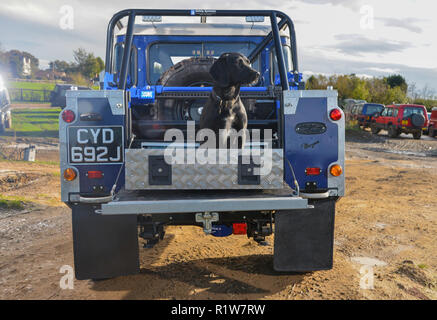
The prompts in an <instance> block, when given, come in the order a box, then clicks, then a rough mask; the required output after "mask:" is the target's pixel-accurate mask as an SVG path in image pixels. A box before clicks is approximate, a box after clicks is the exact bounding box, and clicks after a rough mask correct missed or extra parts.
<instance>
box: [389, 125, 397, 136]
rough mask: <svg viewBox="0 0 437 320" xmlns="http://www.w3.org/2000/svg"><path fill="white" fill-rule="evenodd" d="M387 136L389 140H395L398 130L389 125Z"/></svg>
mask: <svg viewBox="0 0 437 320" xmlns="http://www.w3.org/2000/svg"><path fill="white" fill-rule="evenodd" d="M388 136H389V137H390V138H397V137H399V130H398V129H397V128H396V127H395V126H393V125H390V126H389V127H388Z"/></svg>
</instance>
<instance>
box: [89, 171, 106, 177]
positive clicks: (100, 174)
mask: <svg viewBox="0 0 437 320" xmlns="http://www.w3.org/2000/svg"><path fill="white" fill-rule="evenodd" d="M86 176H87V177H88V178H89V179H100V178H103V172H102V171H88V172H87V173H86Z"/></svg>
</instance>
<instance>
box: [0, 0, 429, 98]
mask: <svg viewBox="0 0 437 320" xmlns="http://www.w3.org/2000/svg"><path fill="white" fill-rule="evenodd" d="M156 3H157V1H147V0H142V1H136V0H124V1H110V0H93V1H88V0H86V1H84V0H62V1H56V0H13V1H4V0H2V1H1V3H0V28H1V30H2V32H1V34H0V43H1V46H2V49H4V50H10V49H18V50H22V51H27V52H30V53H32V54H33V55H35V56H36V57H37V58H39V59H40V65H41V66H42V67H44V66H47V65H48V62H49V61H51V60H55V59H59V60H66V61H72V60H73V54H72V52H73V50H74V49H77V48H79V47H83V48H85V49H86V50H87V51H91V52H94V53H95V54H96V55H98V56H101V57H102V58H104V53H105V42H106V27H107V24H108V21H109V20H110V18H111V17H112V15H113V14H114V13H115V12H117V11H119V10H122V9H126V8H162V9H276V10H281V11H283V12H285V13H287V14H288V15H289V16H290V17H291V19H293V21H294V23H295V28H296V37H297V49H298V57H299V65H300V71H301V72H303V73H304V75H305V76H306V77H308V76H309V75H311V74H320V73H321V74H326V75H332V74H350V73H355V74H357V75H360V76H363V77H371V76H378V77H380V76H387V75H390V74H395V73H396V74H402V75H403V76H404V77H405V78H406V79H407V82H409V83H415V85H416V87H417V88H419V89H422V88H424V87H427V88H428V91H431V92H433V93H434V95H437V35H436V31H437V19H435V12H436V11H437V2H436V1H430V0H379V1H378V0H286V1H284V0H275V1H273V0H239V1H235V0H233V1H227V0H223V1H221V2H220V5H218V4H217V1H211V0H202V1H192V0H184V1H183V2H182V1H176V0H165V1H164V0H163V1H162V3H161V4H160V5H159V6H157V5H156ZM181 3H183V4H184V5H183V6H182V5H181ZM236 4H238V6H237V5H236ZM66 17H68V18H66ZM70 17H72V19H69V18H70Z"/></svg>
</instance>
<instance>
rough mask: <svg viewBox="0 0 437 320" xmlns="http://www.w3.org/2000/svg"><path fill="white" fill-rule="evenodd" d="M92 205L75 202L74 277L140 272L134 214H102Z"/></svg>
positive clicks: (94, 277)
mask: <svg viewBox="0 0 437 320" xmlns="http://www.w3.org/2000/svg"><path fill="white" fill-rule="evenodd" d="M94 210H95V208H94V207H93V206H92V205H84V204H79V205H74V206H73V208H72V211H73V214H72V216H73V248H74V270H75V274H76V279H78V280H84V279H105V278H112V277H117V276H122V275H129V274H136V273H138V272H139V256H138V229H137V216H136V215H126V216H120V215H118V216H116V215H115V216H101V215H98V214H96V213H94Z"/></svg>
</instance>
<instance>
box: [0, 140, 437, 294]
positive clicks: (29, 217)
mask: <svg viewBox="0 0 437 320" xmlns="http://www.w3.org/2000/svg"><path fill="white" fill-rule="evenodd" d="M436 150H437V139H433V140H431V139H426V138H425V139H422V140H420V141H416V140H413V139H409V138H408V137H401V138H399V139H388V138H387V137H386V136H385V135H383V134H382V135H380V136H372V135H371V134H370V133H366V132H356V131H353V132H352V133H351V132H348V138H347V145H346V155H347V161H346V190H347V194H346V196H345V197H344V198H342V199H341V200H340V201H339V202H338V204H337V213H336V227H335V246H334V268H333V269H332V270H328V271H320V272H313V273H299V274H277V273H275V272H273V271H272V252H273V247H272V245H268V246H258V245H257V244H256V243H254V242H253V241H250V240H249V239H247V238H246V237H244V236H231V237H227V238H214V237H211V236H205V235H204V234H203V232H202V230H201V229H200V228H197V227H178V226H173V227H169V228H167V232H166V237H165V239H164V240H163V241H162V242H160V243H159V244H158V245H156V246H155V247H154V248H153V249H143V248H142V246H141V245H140V248H141V249H140V263H141V272H140V274H138V275H134V276H127V277H118V278H115V279H109V280H105V281H99V282H92V281H75V282H74V289H73V290H62V289H60V286H59V282H60V279H61V276H62V275H63V274H61V273H60V268H61V267H62V266H64V265H70V266H72V265H73V252H72V239H71V216H70V212H69V209H68V208H67V207H66V206H64V205H63V204H61V203H60V202H59V176H56V175H54V174H53V173H54V172H58V167H57V166H56V165H50V164H38V163H33V164H31V163H23V162H4V161H3V162H0V172H1V171H3V172H8V174H13V175H15V176H21V177H24V176H25V177H32V174H35V173H38V174H39V175H40V177H39V179H37V180H33V183H31V184H29V183H28V182H27V181H26V180H25V179H23V180H20V179H15V180H13V179H10V180H8V179H0V187H1V190H2V194H3V195H4V196H10V197H13V196H20V197H24V198H25V199H27V200H28V201H29V202H26V204H25V207H24V209H20V210H5V209H0V299H420V300H427V299H437V291H436V285H437V256H436V254H435V253H436V252H437V241H436V234H437V219H436V218H437V217H436V209H435V208H436V207H437V199H436V197H435V195H436V194H437V184H436V181H437V170H435V169H436V168H437V161H436V160H437V158H436V157H435V151H436ZM398 151H399V152H398ZM9 181H14V182H9ZM272 240H273V239H272V237H270V238H269V239H268V241H269V242H270V244H271V243H273V241H272ZM141 241H142V240H140V243H141ZM364 264H367V265H372V266H373V270H372V271H373V273H372V275H373V276H374V287H373V289H363V288H362V287H361V286H360V282H361V281H362V274H361V273H360V272H362V271H363V269H362V268H363V265H364Z"/></svg>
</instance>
